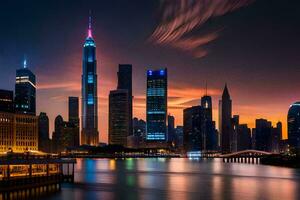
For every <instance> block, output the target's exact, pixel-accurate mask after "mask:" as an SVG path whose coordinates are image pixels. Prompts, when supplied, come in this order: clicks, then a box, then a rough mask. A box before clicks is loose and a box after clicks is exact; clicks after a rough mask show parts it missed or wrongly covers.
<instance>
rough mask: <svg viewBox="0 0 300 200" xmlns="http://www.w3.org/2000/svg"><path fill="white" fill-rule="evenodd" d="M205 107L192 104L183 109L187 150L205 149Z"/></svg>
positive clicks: (185, 146)
mask: <svg viewBox="0 0 300 200" xmlns="http://www.w3.org/2000/svg"><path fill="white" fill-rule="evenodd" d="M203 114H204V113H203V108H202V106H192V107H190V108H186V109H184V110H183V138H184V149H185V151H200V150H203V149H204V141H203V137H202V136H203V119H204V117H203Z"/></svg>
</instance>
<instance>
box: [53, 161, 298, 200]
mask: <svg viewBox="0 0 300 200" xmlns="http://www.w3.org/2000/svg"><path fill="white" fill-rule="evenodd" d="M75 182H76V183H75V184H74V185H64V186H63V187H62V191H61V192H60V193H59V194H57V195H55V196H52V197H50V198H49V199H75V200H76V199H108V200H110V199H176V200H177V199H180V200H181V199H183V200H184V199H205V200H206V199H214V200H221V199H222V200H223V199H225V200H226V199H233V200H240V199H243V200H248V199H265V200H274V199H275V200H276V199H280V200H281V199H284V200H290V199H291V200H293V199H295V200H296V199H300V171H299V170H295V169H288V168H281V167H271V166H263V165H249V164H239V163H223V162H222V161H220V160H199V161H194V160H193V161H191V160H188V159H182V158H176V159H154V158H151V159H145V158H144V159H124V160H121V159H117V160H115V159H85V160H83V159H79V160H78V163H77V166H76V171H75Z"/></svg>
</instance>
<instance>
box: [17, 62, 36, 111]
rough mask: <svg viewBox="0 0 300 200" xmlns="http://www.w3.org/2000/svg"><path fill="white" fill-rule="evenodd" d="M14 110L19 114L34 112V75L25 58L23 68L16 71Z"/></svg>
mask: <svg viewBox="0 0 300 200" xmlns="http://www.w3.org/2000/svg"><path fill="white" fill-rule="evenodd" d="M15 110H16V112H17V113H21V114H30V115H35V114H36V82H35V75H34V74H33V73H32V72H31V71H30V70H29V69H28V67H27V61H26V59H25V60H24V64H23V68H21V69H18V70H17V72H16V85H15Z"/></svg>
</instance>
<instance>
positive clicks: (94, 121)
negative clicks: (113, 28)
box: [81, 15, 99, 146]
mask: <svg viewBox="0 0 300 200" xmlns="http://www.w3.org/2000/svg"><path fill="white" fill-rule="evenodd" d="M81 93H82V106H81V109H82V110H81V114H82V116H81V119H82V120H81V127H82V130H81V144H82V145H91V146H96V145H98V143H99V132H98V96H97V60H96V44H95V41H94V39H93V36H92V19H91V15H90V16H89V25H88V33H87V38H86V39H85V42H84V45H83V57H82V87H81Z"/></svg>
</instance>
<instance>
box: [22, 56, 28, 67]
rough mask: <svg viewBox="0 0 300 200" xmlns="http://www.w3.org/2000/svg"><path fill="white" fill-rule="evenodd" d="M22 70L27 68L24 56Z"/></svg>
mask: <svg viewBox="0 0 300 200" xmlns="http://www.w3.org/2000/svg"><path fill="white" fill-rule="evenodd" d="M23 68H24V69H26V68H27V60H26V55H24V60H23Z"/></svg>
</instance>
